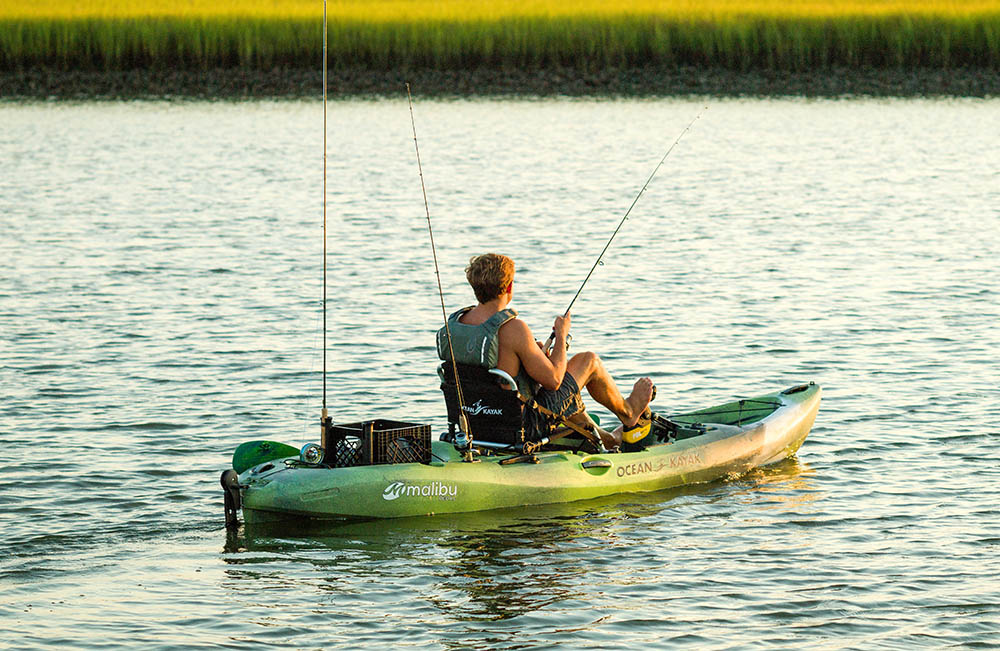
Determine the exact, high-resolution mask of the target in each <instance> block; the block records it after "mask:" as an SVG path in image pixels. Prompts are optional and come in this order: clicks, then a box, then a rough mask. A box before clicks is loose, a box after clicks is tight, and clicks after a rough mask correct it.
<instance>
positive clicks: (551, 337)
mask: <svg viewBox="0 0 1000 651" xmlns="http://www.w3.org/2000/svg"><path fill="white" fill-rule="evenodd" d="M707 110H708V107H707V106H705V107H703V108H702V109H701V110H700V111H698V115H696V116H694V119H693V120H691V122H689V123H688V125H687V126H686V127H684V130H683V131H681V133H680V135H679V136H677V139H676V140H674V142H673V144H672V145H670V148H669V149H667V153H665V154H664V155H663V158H661V159H660V162H659V163H657V164H656V167H654V168H653V172H652V174H650V175H649V178H648V179H646V182H645V183H643V185H642V187H641V188H640V189H639V193H638V194H636V195H635V199H633V200H632V205H630V206H629V207H628V210H626V211H625V216H624V217H622V220H621V221H620V222H618V227H617V228H615V232H614V233H612V234H611V237H610V238H608V243H607V244H605V245H604V249H602V250H601V254H600V255H599V256H597V260H596V261H595V262H594V266H593V267H591V268H590V272H589V273H587V277H586V278H584V279H583V283H582V284H581V285H580V289H578V290H576V294H575V295H574V296H573V300H571V301H570V302H569V307H567V308H566V311H565V312H564V313H563V317H564V318H565V317H567V316H569V311H570V310H571V309H573V304H574V303H576V299H577V298H579V297H580V293H581V292H583V288H584V287H586V286H587V281H588V280H590V277H591V276H592V275H593V274H594V269H597V267H598V265H600V264H601V259H602V258H604V254H605V253H607V252H608V248H610V246H611V242H613V241H614V239H615V236H616V235H618V231H620V230H621V229H622V226H623V225H624V224H625V220H627V219H628V216H629V215H630V214H631V213H632V209H633V208H635V204H637V203H639V197H641V196H642V193H643V192H645V191H646V188H647V187H648V186H649V182H650V181H652V180H653V177H654V176H656V173H657V172H658V171H659V170H660V167H662V166H663V162H664V161H665V160H667V156H669V155H670V152H672V151H673V150H674V147H676V146H677V143H679V142H680V141H681V138H683V137H684V134H686V133H687V132H688V131H689V130H690V129H691V127H692V126H694V123H695V122H697V121H698V118H700V117H701V116H702V114H703V113H704V112H705V111H707ZM555 336H556V332H555V330H554V329H553V331H552V334H551V335H549V338H548V340H546V342H545V350H546V351H548V350H549V349H550V348H551V347H552V343H553V342H554V341H555Z"/></svg>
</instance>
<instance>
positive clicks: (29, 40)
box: [0, 0, 1000, 70]
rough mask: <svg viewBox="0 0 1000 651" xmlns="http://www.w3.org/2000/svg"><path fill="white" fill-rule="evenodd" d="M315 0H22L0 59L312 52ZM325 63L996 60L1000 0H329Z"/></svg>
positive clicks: (276, 56) (2, 10)
mask: <svg viewBox="0 0 1000 651" xmlns="http://www.w3.org/2000/svg"><path fill="white" fill-rule="evenodd" d="M322 11H323V4H322V2H321V0H309V1H304V0H244V1H242V2H232V1H226V0H218V1H212V0H158V1H157V2H153V1H152V0H131V1H129V0H77V1H75V2H74V1H71V0H24V1H22V2H20V3H19V4H18V5H15V6H11V5H10V4H9V3H8V4H4V5H3V6H0V68H3V69H19V68H26V67H31V66H46V67H50V68H54V69H63V70H72V69H96V70H103V69H135V68H147V67H153V68H185V69H207V68H217V67H247V68H257V69H271V68H275V67H310V68H311V67H316V66H317V65H318V64H317V61H318V60H319V59H320V52H321V50H322V22H321V21H322ZM328 11H329V22H330V27H329V29H330V32H329V50H330V64H331V66H332V67H337V66H344V67H347V66H352V67H365V68H369V69H374V70H394V69H403V70H407V69H419V68H442V69H461V68H465V67H475V66H492V67H499V68H503V67H518V68H523V67H535V68H537V67H551V66H566V67H572V68H578V69H587V70H596V69H600V68H604V67H619V66H645V65H658V66H664V65H667V66H669V65H692V64H694V65H705V66H719V67H724V68H729V69H736V70H746V69H760V68H763V69H777V70H814V69H817V68H824V67H829V66H849V67H865V66H874V67H889V66H892V67H899V66H904V67H905V66H922V67H924V66H930V67H940V68H949V67H978V68H992V69H1000V0H969V1H968V2H951V1H947V0H906V1H894V0H869V1H867V2H861V1H858V0H827V1H819V0H800V1H796V2H789V1H788V0H785V2H778V1H776V0H701V1H698V2H696V1H694V0H676V1H674V2H654V1H652V0H621V1H619V2H615V3H611V2H607V1H603V2H602V1H599V0H576V1H574V2H568V1H565V0H524V1H521V2H515V1H513V0H497V1H494V2H485V1H483V0H440V1H437V2H432V1H429V0H348V1H342V2H335V1H332V0H331V1H330V3H329V6H328Z"/></svg>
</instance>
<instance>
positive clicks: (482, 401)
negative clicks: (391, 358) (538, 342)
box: [438, 362, 602, 450]
mask: <svg viewBox="0 0 1000 651" xmlns="http://www.w3.org/2000/svg"><path fill="white" fill-rule="evenodd" d="M438 375H439V376H440V377H441V391H442V392H443V393H444V402H445V405H446V406H447V407H448V430H449V432H450V433H451V434H452V435H454V434H455V433H456V431H457V429H458V423H459V419H458V410H459V404H458V391H457V389H456V386H455V373H454V370H453V368H452V364H450V363H447V362H446V363H443V364H441V365H440V366H439V367H438ZM458 377H459V379H460V380H461V383H462V409H463V410H464V411H465V417H466V419H467V420H468V422H469V430H470V431H471V433H472V438H473V440H474V441H479V442H483V441H486V442H490V443H499V444H503V445H510V446H514V447H521V446H523V445H524V444H525V443H539V444H545V443H547V442H551V441H554V440H556V439H558V438H562V437H564V436H566V435H568V434H573V433H576V434H578V435H580V436H582V437H583V439H584V441H585V442H588V443H590V444H591V445H592V447H594V448H595V449H597V450H601V449H602V447H601V443H600V437H599V435H598V434H597V429H596V426H595V425H594V424H593V423H592V422H591V421H590V419H589V418H587V417H586V415H585V412H580V413H579V414H577V415H574V416H573V417H572V418H562V417H559V416H556V415H555V414H553V413H552V412H551V411H548V410H546V409H544V408H543V407H541V406H539V405H538V404H537V403H536V402H535V401H534V400H530V399H529V400H525V399H524V398H523V397H522V396H521V395H520V394H519V393H518V391H517V388H516V387H515V386H513V380H512V378H511V377H510V376H509V375H507V374H506V373H503V372H502V371H496V370H493V371H491V370H489V369H485V368H482V367H479V366H470V365H467V364H458Z"/></svg>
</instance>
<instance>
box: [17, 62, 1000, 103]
mask: <svg viewBox="0 0 1000 651" xmlns="http://www.w3.org/2000/svg"><path fill="white" fill-rule="evenodd" d="M406 82H409V83H410V84H411V86H412V88H413V93H414V95H421V96H430V97H489V96H511V97H518V96H527V97H530V96H540V97H550V96H568V97H677V96H691V95H706V96H717V97H788V96H792V97H814V98H838V97H978V98H985V97H998V96H1000V70H994V69H988V68H961V69H951V70H948V69H939V68H918V69H901V68H829V69H823V70H815V71H809V72H789V71H781V70H749V71H736V70H729V69H722V68H701V67H695V66H683V67H670V68H663V67H647V68H609V69H603V70H597V71H582V70H578V69H572V68H540V69H534V70H531V69H527V70H525V69H516V70H515V69H498V68H477V69H472V70H436V69H419V70H411V71H380V70H368V69H364V68H338V69H331V70H330V71H329V79H328V86H329V90H328V93H329V96H330V97H331V98H334V99H336V98H363V97H385V96H399V95H401V94H403V93H404V89H405V83H406ZM322 92H323V90H322V72H321V71H320V70H311V69H302V68H289V69H281V68H275V69H271V70H257V69H247V68H219V69H213V70H163V69H151V70H108V71H87V70H74V71H63V70H53V69H44V68H34V69H28V70H20V71H10V70H0V101H18V100H39V99H41V100H132V99H178V100H183V99H230V100H239V99H280V98H287V99H301V98H310V97H320V96H322Z"/></svg>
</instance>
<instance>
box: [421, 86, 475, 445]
mask: <svg viewBox="0 0 1000 651" xmlns="http://www.w3.org/2000/svg"><path fill="white" fill-rule="evenodd" d="M406 101H407V103H408V104H409V106H410V126H411V127H413V149H414V150H415V151H416V153H417V171H418V172H419V173H420V190H421V191H422V192H423V193H424V213H425V214H426V215H427V232H428V233H429V234H430V236H431V253H432V254H433V256H434V274H435V275H436V276H437V285H438V296H440V297H441V317H442V318H443V319H444V328H445V335H446V336H447V337H448V352H449V353H450V354H451V370H452V372H453V373H454V374H455V389H456V391H457V394H458V428H459V430H460V431H461V432H464V433H466V434H469V435H470V438H471V433H470V432H469V421H468V419H467V418H466V416H465V410H464V409H463V408H462V406H463V405H464V404H465V401H464V400H463V399H462V384H461V383H460V382H459V381H458V362H456V361H455V349H454V348H452V345H451V327H450V326H449V325H448V311H447V310H446V309H445V307H444V289H442V287H441V270H440V269H439V268H438V259H437V248H436V247H435V246H434V229H433V228H432V227H431V209H430V205H429V204H428V203H427V188H426V186H425V185H424V170H423V167H422V166H421V165H420V145H418V144H417V123H416V121H415V120H414V119H413V97H412V96H411V95H410V84H409V83H407V84H406Z"/></svg>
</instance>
